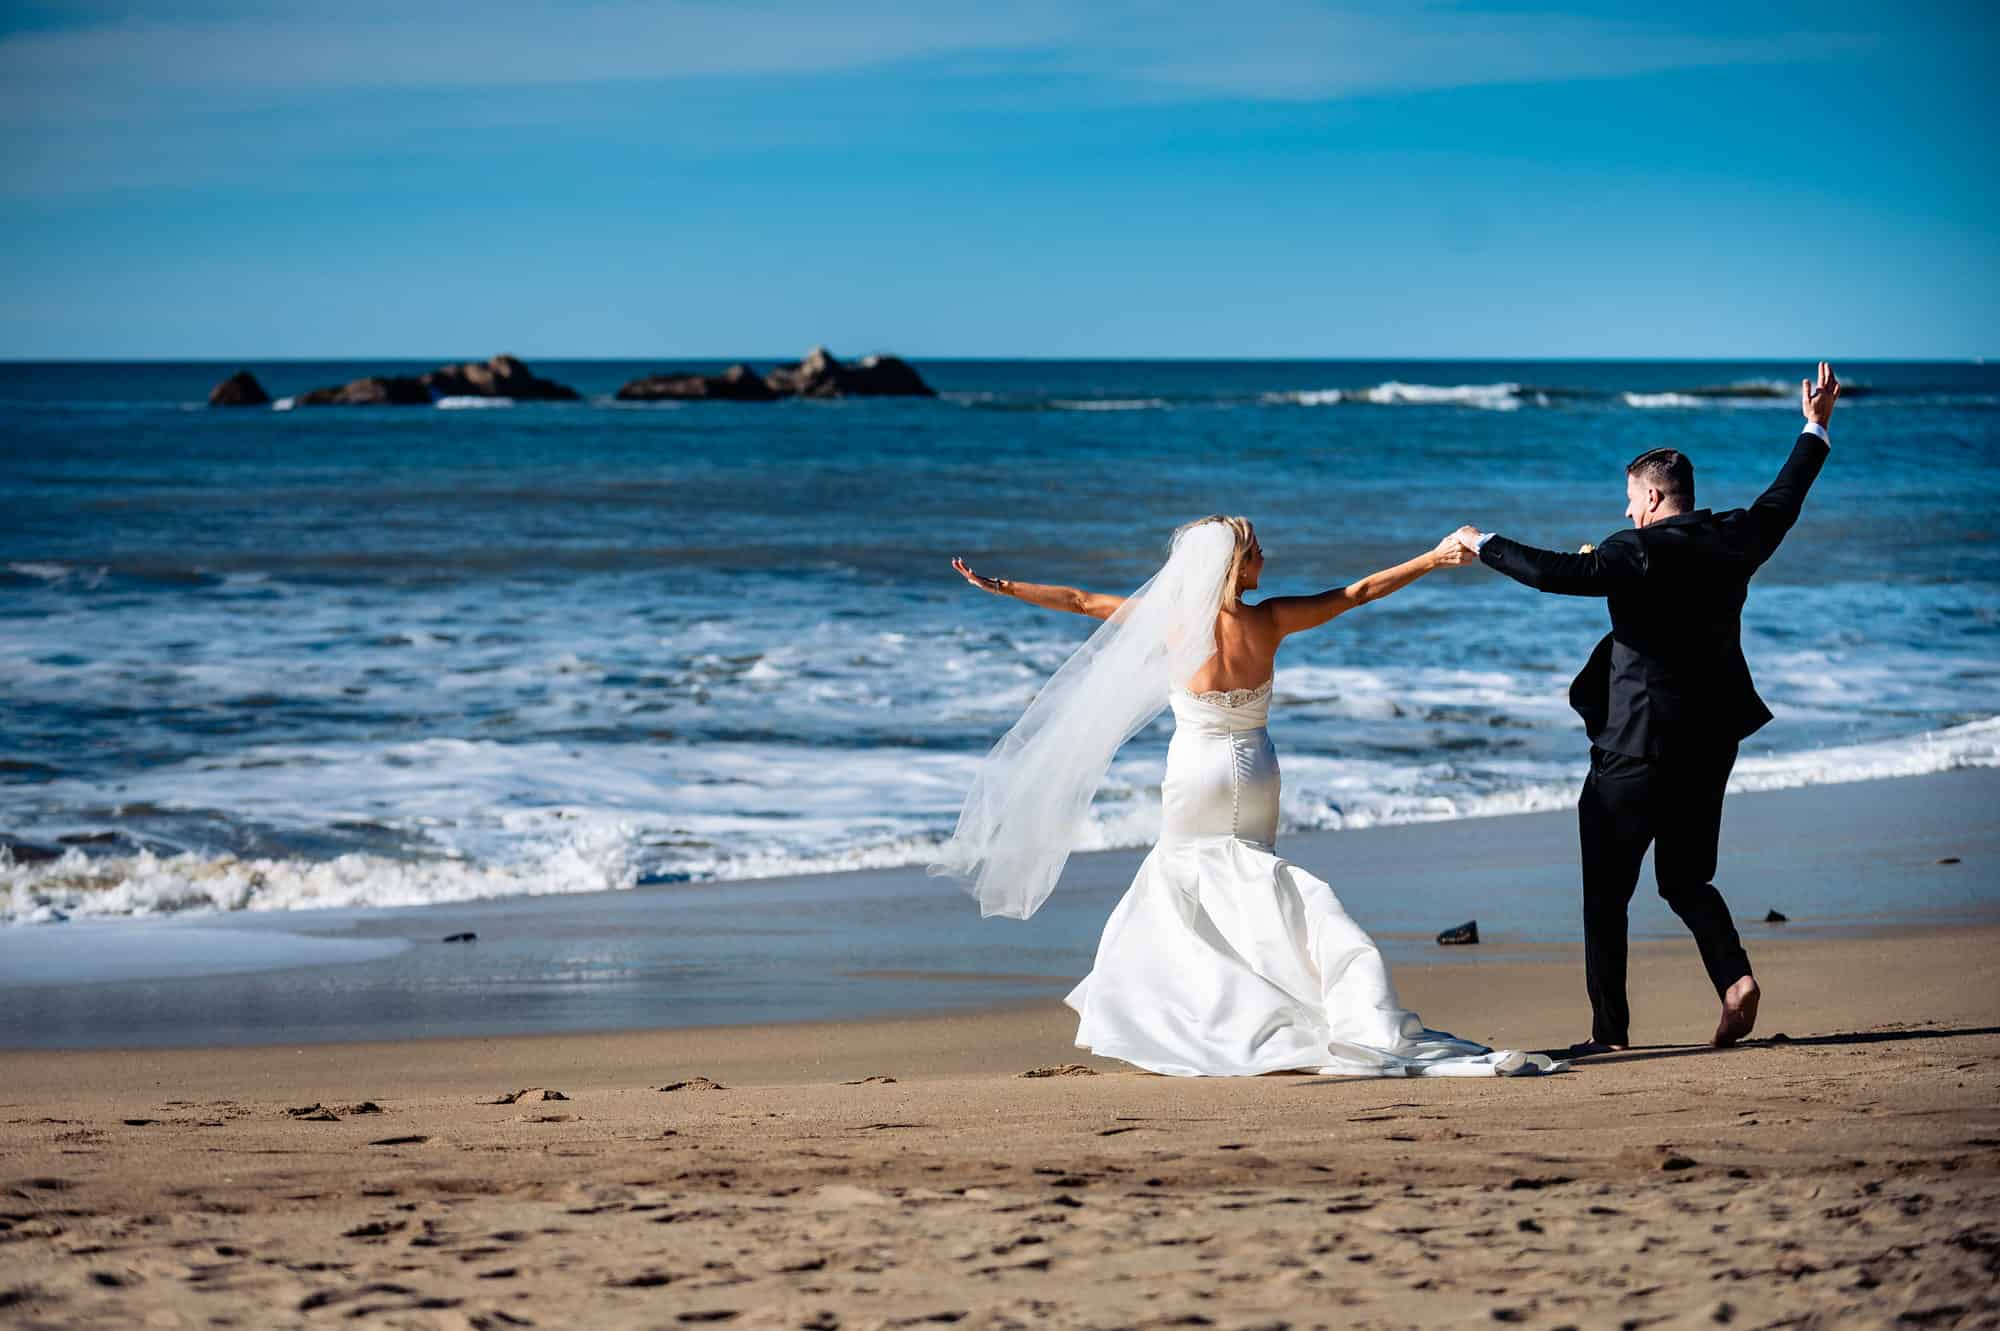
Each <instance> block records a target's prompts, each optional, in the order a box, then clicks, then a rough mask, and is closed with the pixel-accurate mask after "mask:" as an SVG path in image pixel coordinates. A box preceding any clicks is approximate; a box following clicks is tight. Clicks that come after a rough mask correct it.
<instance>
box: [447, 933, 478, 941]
mask: <svg viewBox="0 0 2000 1331" xmlns="http://www.w3.org/2000/svg"><path fill="white" fill-rule="evenodd" d="M444 941H445V942H447V943H476V942H478V941H479V935H478V934H475V933H462V934H446V935H445V936H444Z"/></svg>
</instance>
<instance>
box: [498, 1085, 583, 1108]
mask: <svg viewBox="0 0 2000 1331" xmlns="http://www.w3.org/2000/svg"><path fill="white" fill-rule="evenodd" d="M567 1099H569V1097H568V1096H567V1095H564V1094H563V1093H562V1092H561V1091H552V1090H550V1089H549V1088H548V1087H546V1086H530V1087H529V1088H528V1089H527V1090H525V1091H515V1092H513V1093H512V1094H510V1095H503V1096H501V1097H500V1098H499V1099H498V1100H482V1101H481V1102H480V1103H482V1104H489V1105H539V1104H546V1103H548V1102H549V1101H551V1100H567Z"/></svg>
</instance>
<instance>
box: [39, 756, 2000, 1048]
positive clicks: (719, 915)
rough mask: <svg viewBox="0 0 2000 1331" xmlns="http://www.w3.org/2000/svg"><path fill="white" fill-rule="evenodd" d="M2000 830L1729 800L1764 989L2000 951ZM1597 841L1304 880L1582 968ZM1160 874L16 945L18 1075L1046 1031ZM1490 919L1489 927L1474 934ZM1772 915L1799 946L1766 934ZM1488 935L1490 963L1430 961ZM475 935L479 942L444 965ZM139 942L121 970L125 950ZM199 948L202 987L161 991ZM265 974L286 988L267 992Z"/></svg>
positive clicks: (923, 884) (1468, 965)
mask: <svg viewBox="0 0 2000 1331" xmlns="http://www.w3.org/2000/svg"><path fill="white" fill-rule="evenodd" d="M1996 804H2000V770H1994V769H1983V768H1975V769H1964V770H1961V771H1956V772H1947V773H1937V774H1931V775H1927V776H1921V777H1906V778H1893V779H1888V780H1883V781H1877V782H1865V783H1844V784H1840V785H1828V786H1814V787H1802V788H1798V789H1793V790H1784V791H1770V792H1752V793H1748V794H1744V795H1739V796H1733V797H1731V800H1730V803H1729V806H1728V813H1727V815H1726V817H1725V824H1724V832H1723V853H1722V863H1721V871H1720V874H1719V876H1718V879H1717V882H1718V885H1719V886H1721V887H1722V889H1723V891H1724V894H1725V896H1726V897H1727V898H1728V899H1730V901H1731V904H1732V907H1733V909H1734V910H1735V911H1736V913H1737V919H1738V923H1739V928H1740V929H1741V930H1742V931H1743V933H1744V935H1745V943H1746V945H1747V946H1748V947H1749V949H1750V951H1751V955H1752V960H1753V964H1755V961H1756V957H1757V955H1758V949H1759V948H1760V947H1762V946H1765V945H1766V944H1767V943H1770V942H1774V941H1781V940H1786V939H1789V940H1794V941H1808V940H1813V939H1821V940H1825V939H1839V938H1883V939H1888V938H1894V937H1897V936H1904V937H1908V936H1917V935H1924V934H1930V933H1948V932H1949V931H1950V930H1953V929H1958V928H1964V927H1976V926H1981V925H1984V924H1989V923H2000V875H1996V871H1995V866H1996V865H2000V825H1996V824H1995V821H1994V820H1993V819H1992V818H1991V816H1990V815H1988V814H1986V813H1985V812H1984V811H1985V810H1988V809H1991V808H1993V807H1996ZM1574 838H1575V827H1574V816H1573V815H1572V814H1567V813H1534V814H1522V815H1507V816H1499V817H1493V818H1479V819H1455V820H1449V821H1442V822H1433V823H1414V824H1398V825H1393V826H1386V827H1375V828H1363V829H1355V830H1351V831H1344V832H1316V833H1306V834H1302V835H1298V836H1294V837H1290V838H1287V839H1285V840H1284V841H1283V842H1281V845H1280V852H1281V853H1282V854H1284V855H1285V856H1286V858H1288V859H1291V860H1293V861H1294V862H1296V863H1298V864H1300V865H1301V866H1302V867H1305V868H1307V869H1309V870H1314V871H1316V872H1319V873H1321V874H1323V875H1324V876H1326V877H1327V878H1328V879H1329V881H1331V882H1332V883H1333V885H1334V890H1335V891H1336V893H1337V894H1339V895H1340V896H1341V898H1342V901H1343V903H1344V904H1345V905H1346V906H1347V908H1348V910H1349V911H1350V913H1352V914H1353V915H1354V916H1355V918H1356V919H1357V921H1359V922H1360V923H1361V924H1362V925H1363V927H1364V928H1367V929H1368V930H1369V931H1370V933H1371V934H1372V935H1373V936H1374V937H1375V938H1376V940H1377V942H1378V944H1379V945H1380V946H1381V947H1382V949H1383V951H1384V954H1385V956H1387V957H1388V959H1389V960H1390V963H1391V966H1392V969H1393V970H1394V972H1395V973H1396V974H1397V975H1398V977H1401V976H1402V975H1403V974H1404V972H1405V970H1406V968H1411V967H1416V968H1423V969H1450V970H1464V971H1467V972H1471V973H1480V972H1493V971H1497V970H1500V969H1502V968H1506V967H1510V966H1519V965H1527V964H1534V963H1538V962H1540V963H1548V962H1552V961H1557V960H1561V959H1563V958H1569V957H1573V956H1574V955H1575V951H1576V948H1577V946H1578V941H1577V934H1578V930H1577V923H1576V918H1575V911H1576V904H1575V903H1576V894H1577V887H1576V873H1577V870H1576V864H1575V853H1576V852H1575V840H1574ZM1141 857H1142V856H1141V852H1138V851H1094V852H1087V853H1082V854H1079V855H1077V856H1074V857H1073V858H1072V860H1071V863H1070V865H1069V867H1068V869H1067V870H1066V872H1065V876H1064V880H1063V884H1062V886H1061V887H1059V888H1058V889H1057V891H1056V893H1055V895H1054V896H1053V897H1052V898H1051V899H1050V901H1049V903H1048V905H1046V906H1045V907H1044V908H1043V910H1042V911H1041V912H1039V913H1038V914H1037V916H1036V917H1035V918H1034V919H1032V920H1030V921H1025V922H1024V921H1002V920H992V921H982V920H980V919H979V917H978V914H977V909H976V907H975V906H974V904H973V903H972V901H971V899H970V898H969V897H967V896H966V895H965V894H964V893H963V892H962V891H960V890H959V889H958V887H957V885H956V884H955V883H953V882H951V881H949V880H939V879H933V878H928V877H926V876H925V875H924V874H923V872H922V870H921V869H909V868H905V869H896V870H861V871H849V872H845V873H836V874H811V875H799V876H794V877H791V878H778V879H760V880H736V881H728V882H723V883H716V884H678V885H673V886H666V887H648V888H635V889H629V890H626V891H617V892H604V893H593V894H575V895H561V896H545V897H517V898H507V899H501V900H489V901H476V902H467V903H453V904H446V905H437V906H421V907H404V908H393V909H368V910H328V911H313V912H284V913H278V912H241V913H238V914H235V915H227V916H220V915H202V916H196V917H187V918H185V919H181V920H172V919H170V920H157V919H155V920H142V921H130V922H101V921H93V922H74V923H70V924H65V925H61V926H40V927H36V928H34V929H32V930H21V929H16V930H6V931H0V976H27V977H29V978H28V979H27V980H26V981H25V982H23V981H21V980H19V979H16V980H15V981H14V982H13V983H7V982H5V981H4V980H0V1014H4V1015H0V1051H13V1050H25V1049H61V1048H113V1047H118V1048H134V1049H137V1048H145V1049H162V1048H202V1047H207V1046H212V1045H230V1046H255V1045H286V1046H298V1045H305V1044H310V1045H314V1046H321V1047H324V1046H330V1045H340V1044H353V1043H368V1042H374V1041H381V1040H387V1041H392V1042H393V1041H405V1040H435V1039H450V1038H497V1037H526V1036H533V1035H536V1034H541V1035H547V1036H559V1037H565V1038H568V1037H575V1036H582V1035H599V1034H613V1033H620V1032H639V1031H652V1032H661V1031H672V1030H700V1029H711V1028H713V1029H735V1030H740V1029H744V1028H746V1027H761V1026H775V1025H787V1024H797V1023H800V1022H809V1021H812V1020H814V1019H816V1018H831V1019H834V1020H836V1021H840V1022H857V1021H860V1022H865V1021H869V1020H882V1019H889V1018H898V1019H908V1018H913V1017H917V1016H921V1015H922V1014H926V1013H930V1014H939V1015H944V1016H956V1017H964V1016H968V1015H976V1014H980V1013H988V1012H1008V1011H1015V1010H1024V1009H1026V1010H1032V1009H1034V1008H1035V1007H1036V1006H1037V1005H1038V1004H1042V1003H1045V1002H1049V1001H1053V999H1055V998H1059V997H1060V994H1061V993H1062V992H1066V991H1067V989H1068V987H1069V986H1071V985H1072V984H1074V983H1075V980H1076V979H1077V978H1078V977H1080V976H1081V975H1082V974H1083V973H1085V972H1086V971H1087V970H1088V969H1089V966H1090V961H1091V957H1092V954H1093V953H1094V950H1095V946H1096V941H1097V936H1098V933H1099V931H1100V929H1101V927H1102V922H1103V919H1104V917H1105V916H1106V914H1108V912H1109V910H1110V907H1111V905H1112V904H1113V903H1114V902H1115V901H1116V900H1117V898H1118V896H1119V895H1121V894H1122V893H1123V891H1124V889H1125V887H1126V886H1127V885H1128V884H1129V882H1130V880H1131V876H1132V873H1133V871H1134V870H1135V869H1136V867H1137V865H1138V862H1139V860H1140V858H1141ZM1946 859H1952V860H1956V861H1957V863H1953V864H1948V865H1947V864H1941V863H1938V861H1940V860H1946ZM1469 899H1470V900H1472V901H1473V902H1475V903H1476V908H1475V910H1473V911H1468V912H1467V913H1465V914H1461V913H1460V911H1461V908H1463V907H1464V906H1465V905H1466V903H1467V901H1468V900H1469ZM1774 907H1775V908H1777V909H1780V910H1782V911H1783V912H1784V913H1785V914H1786V915H1787V916H1788V917H1789V918H1790V922H1789V923H1786V924H1783V925H1766V924H1764V923H1762V922H1761V921H1762V916H1763V913H1764V911H1765V910H1766V909H1769V908H1774ZM1469 916H1470V917H1476V918H1478V919H1479V920H1480V928H1481V933H1482V936H1483V941H1482V943H1481V944H1479V945H1478V946H1476V947H1450V948H1441V947H1439V946H1437V945H1436V944H1435V943H1434V942H1433V941H1432V936H1433V935H1434V933H1435V932H1436V931H1437V930H1440V929H1444V928H1449V927H1452V926H1454V925H1456V924H1459V923H1461V922H1462V920H1463V919H1465V918H1468V917H1469ZM460 932H471V933H475V934H477V936H478V938H477V941H476V942H474V943H472V944H469V945H450V946H446V945H442V944H441V941H440V940H442V939H443V938H445V937H447V936H449V935H451V934H454V933H460ZM1632 934H1633V938H1634V942H1635V944H1636V945H1640V946H1645V945H1649V943H1651V942H1664V943H1667V944H1675V945H1677V944H1680V943H1684V941H1685V936H1684V934H1683V932H1682V930H1681V927H1680V924H1679V921H1678V920H1676V919H1674V917H1673V916H1672V915H1671V914H1670V913H1668V912H1667V910H1666V908H1665V907H1664V905H1662V904H1661V903H1660V902H1659V900H1658V898H1657V896H1656V895H1655V894H1654V893H1653V891H1652V886H1651V882H1650V878H1649V877H1642V879H1641V883H1640V888H1639V893H1638V895H1637V897H1636V898H1635V901H1634V907H1633V930H1632ZM119 942H122V943H123V944H124V945H125V946H124V948H123V950H122V952H121V951H120V949H119V948H117V947H112V946H108V944H111V943H119ZM176 945H183V946H184V947H185V951H186V955H185V956H184V957H181V958H180V959H179V962H177V963H176V964H177V965H179V963H180V962H185V963H186V964H185V965H181V966H180V970H181V973H179V974H174V973H172V970H173V968H171V967H170V968H169V973H168V974H164V975H162V974H147V973H144V972H145V970H146V967H147V966H148V965H152V966H153V967H154V969H155V970H157V969H158V968H159V967H160V966H162V965H165V962H164V961H161V960H160V959H159V954H161V953H163V952H165V951H168V950H170V949H171V948H173V947H174V946H176ZM297 949H304V953H303V956H300V955H297ZM258 956H263V957H265V958H267V959H269V964H266V965H264V966H263V967H262V968H261V969H259V968H257V967H258V962H257V960H256V958H257V957H258ZM332 956H352V957H355V958H361V959H357V960H350V961H344V962H336V961H333V960H331V957H332ZM121 958H122V959H121ZM315 961H317V962H318V963H319V964H315ZM120 966H123V967H124V968H125V969H124V970H123V971H121V970H120V969H119V967H120ZM134 967H136V968H137V970H136V971H135V970H134ZM93 968H95V969H94V970H93ZM93 977H94V978H93Z"/></svg>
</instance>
